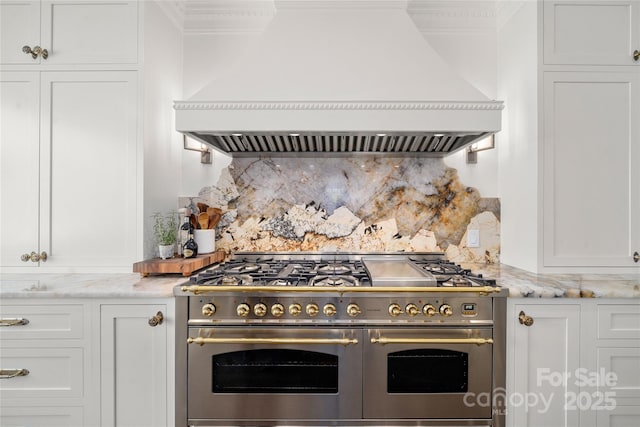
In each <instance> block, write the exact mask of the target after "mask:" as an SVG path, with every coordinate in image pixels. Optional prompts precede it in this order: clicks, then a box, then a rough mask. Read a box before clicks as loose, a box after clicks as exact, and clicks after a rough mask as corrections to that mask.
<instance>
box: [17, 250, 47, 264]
mask: <svg viewBox="0 0 640 427" xmlns="http://www.w3.org/2000/svg"><path fill="white" fill-rule="evenodd" d="M48 258H49V255H47V253H46V252H45V251H42V252H40V253H39V254H38V253H36V252H35V251H33V252H31V253H30V254H22V256H20V260H21V261H22V262H28V261H31V262H40V261H42V262H46V261H47V259H48Z"/></svg>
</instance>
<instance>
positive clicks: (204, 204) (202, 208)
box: [196, 202, 209, 213]
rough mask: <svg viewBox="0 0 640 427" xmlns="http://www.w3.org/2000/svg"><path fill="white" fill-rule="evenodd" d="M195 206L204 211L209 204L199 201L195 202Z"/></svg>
mask: <svg viewBox="0 0 640 427" xmlns="http://www.w3.org/2000/svg"><path fill="white" fill-rule="evenodd" d="M196 206H198V209H199V211H200V213H202V212H206V211H207V208H208V207H209V205H207V204H206V203H200V202H198V203H196Z"/></svg>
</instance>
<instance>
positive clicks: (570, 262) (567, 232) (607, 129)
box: [542, 67, 640, 267]
mask: <svg viewBox="0 0 640 427" xmlns="http://www.w3.org/2000/svg"><path fill="white" fill-rule="evenodd" d="M543 99H544V135H543V136H544V138H543V150H542V151H543V154H544V158H543V164H544V168H543V169H544V175H543V176H544V186H543V194H544V201H543V223H544V236H543V241H544V265H545V266H553V267H562V266H587V267H617V266H627V267H634V266H636V265H638V264H637V263H635V262H634V257H633V254H634V252H640V223H639V222H638V218H640V120H639V119H638V118H639V117H640V67H639V68H638V70H637V71H636V70H633V71H626V72H596V71H589V72H577V71H567V72H545V73H544V93H543Z"/></svg>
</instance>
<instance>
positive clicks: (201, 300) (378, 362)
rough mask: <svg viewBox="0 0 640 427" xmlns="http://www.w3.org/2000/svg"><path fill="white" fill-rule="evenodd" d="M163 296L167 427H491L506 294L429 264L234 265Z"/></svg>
mask: <svg viewBox="0 0 640 427" xmlns="http://www.w3.org/2000/svg"><path fill="white" fill-rule="evenodd" d="M175 294H176V296H179V298H177V319H176V325H177V326H176V337H177V339H176V343H177V344H176V359H177V366H176V395H177V397H176V399H177V402H176V420H177V421H176V426H180V427H182V426H436V425H437V426H493V427H502V426H504V414H503V411H502V408H499V407H497V405H496V402H497V401H499V400H500V399H499V397H500V396H499V394H500V393H501V392H502V393H503V391H504V383H505V314H506V298H505V296H506V290H501V289H500V288H498V287H496V284H495V281H493V280H489V279H485V278H483V277H481V276H480V275H477V274H474V273H473V272H471V271H469V270H465V269H463V268H461V267H459V266H457V265H455V264H453V263H451V262H448V261H447V260H446V259H445V258H444V256H443V255H442V254H440V253H393V254H388V253H386V254H372V253H367V254H358V253H238V254H236V255H235V256H233V257H232V258H231V259H230V260H229V261H227V262H225V263H223V264H220V265H217V266H215V267H214V268H211V269H209V270H205V271H203V272H201V273H200V274H198V275H197V276H194V277H192V278H191V280H190V281H189V282H188V283H185V284H184V285H182V286H178V287H176V289H175Z"/></svg>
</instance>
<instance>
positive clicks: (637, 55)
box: [633, 49, 640, 61]
mask: <svg viewBox="0 0 640 427" xmlns="http://www.w3.org/2000/svg"><path fill="white" fill-rule="evenodd" d="M638 59H640V50H638V49H636V50H634V51H633V60H634V61H637V60H638Z"/></svg>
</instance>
